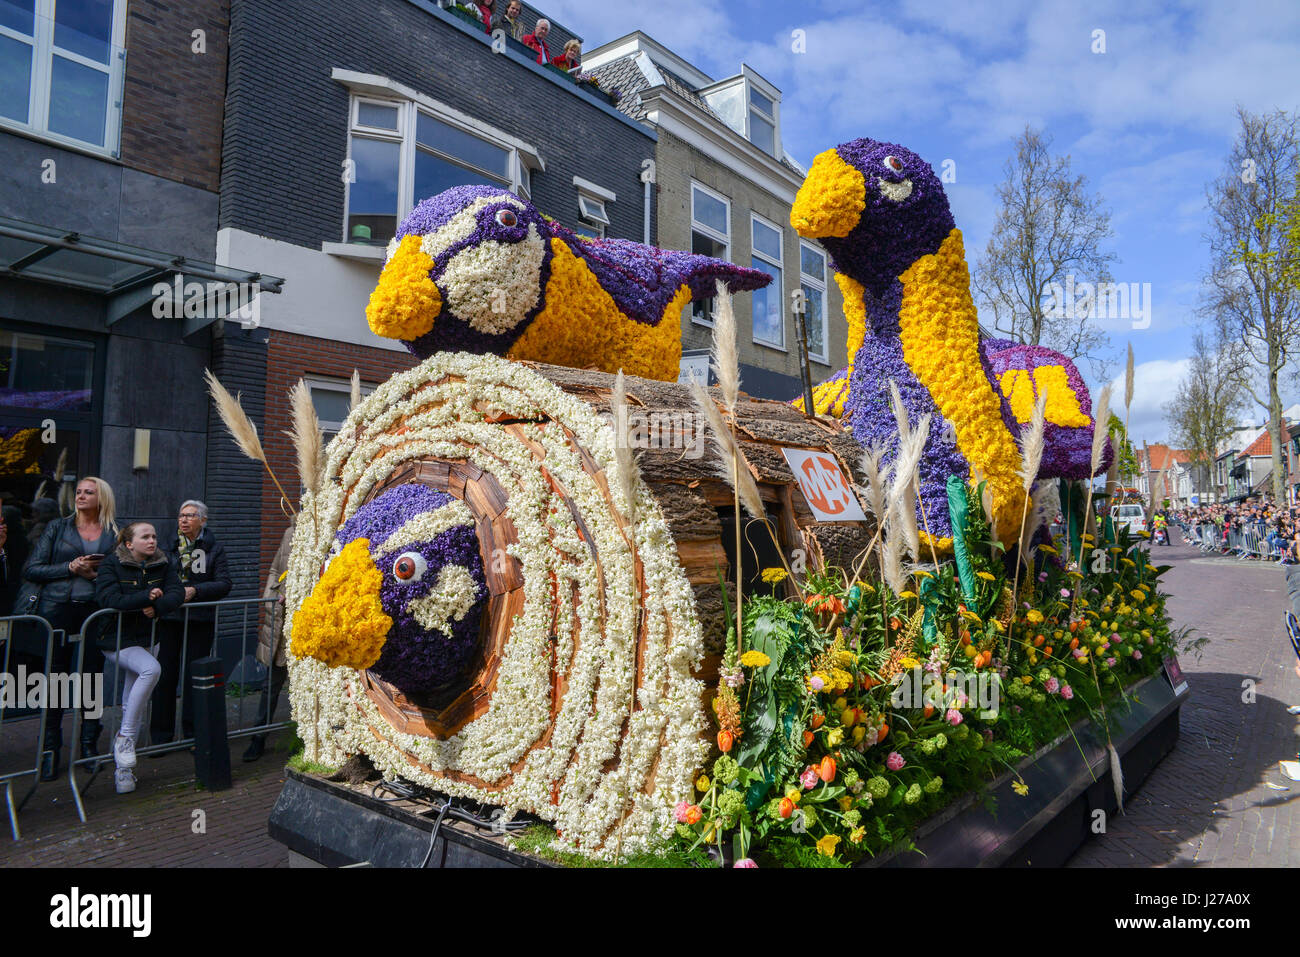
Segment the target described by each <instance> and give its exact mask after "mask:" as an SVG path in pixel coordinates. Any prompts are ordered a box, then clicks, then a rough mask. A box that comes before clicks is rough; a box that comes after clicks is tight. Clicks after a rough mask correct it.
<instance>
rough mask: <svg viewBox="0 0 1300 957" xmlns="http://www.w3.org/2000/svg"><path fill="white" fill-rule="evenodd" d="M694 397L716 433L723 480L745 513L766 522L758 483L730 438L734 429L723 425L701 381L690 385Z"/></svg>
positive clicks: (714, 440)
mask: <svg viewBox="0 0 1300 957" xmlns="http://www.w3.org/2000/svg"><path fill="white" fill-rule="evenodd" d="M691 395H692V396H693V397H694V399H695V404H696V406H697V407H698V408H699V410H700V411H701V412H703V413H704V416H705V418H707V419H708V420H709V428H710V429H712V430H713V442H714V445H715V446H716V447H717V450H718V466H719V471H720V473H721V474H722V477H723V478H725V479H726V481H727V484H728V485H730V486H731V487H732V488H733V489H734V490H735V491H736V494H737V495H739V496H740V504H741V505H743V506H744V508H745V511H747V512H749V514H750V515H751V516H753V517H754V518H758V519H763V518H766V517H767V509H765V508H764V507H763V498H762V496H761V495H760V494H759V491H758V483H757V482H755V481H754V476H753V475H752V474H750V471H749V467H748V466H747V465H746V464H745V459H744V457H743V456H742V455H741V452H740V449H739V448H737V447H736V440H735V437H734V436H733V435H732V434H731V429H729V428H727V423H726V422H724V421H723V419H722V413H721V412H719V411H718V406H717V403H715V402H714V401H713V400H712V399H711V398H709V394H708V392H706V391H705V390H704V386H702V385H700V383H699V381H698V380H692V382H691Z"/></svg>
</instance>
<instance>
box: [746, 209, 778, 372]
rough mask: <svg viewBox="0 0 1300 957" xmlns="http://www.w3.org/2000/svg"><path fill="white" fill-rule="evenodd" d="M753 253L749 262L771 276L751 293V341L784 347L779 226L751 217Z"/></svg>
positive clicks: (755, 216)
mask: <svg viewBox="0 0 1300 957" xmlns="http://www.w3.org/2000/svg"><path fill="white" fill-rule="evenodd" d="M750 223H751V230H752V237H753V255H752V257H751V265H752V266H753V267H754V268H755V269H761V270H763V272H765V273H767V274H768V275H769V276H771V277H772V282H771V283H770V284H768V285H767V286H764V287H763V288H762V289H755V290H754V292H753V307H754V341H755V342H759V343H762V344H763V345H765V346H773V347H774V348H777V349H784V348H785V323H784V321H783V304H782V302H781V298H782V290H783V289H784V286H783V285H782V283H781V228H780V227H779V226H775V225H773V224H771V223H768V222H767V221H766V220H763V219H760V218H759V217H758V216H757V215H754V216H751V218H750Z"/></svg>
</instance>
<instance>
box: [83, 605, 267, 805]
mask: <svg viewBox="0 0 1300 957" xmlns="http://www.w3.org/2000/svg"><path fill="white" fill-rule="evenodd" d="M276 600H277V599H274V598H226V599H223V600H221V601H204V602H192V603H190V604H186V605H182V606H181V608H180V612H181V614H182V621H181V622H174V620H173V623H176V624H180V625H181V629H182V630H181V646H180V650H179V652H178V659H177V660H178V661H179V662H180V672H181V674H180V678H181V680H180V699H179V700H178V701H177V703H176V724H174V725H173V727H172V734H173V735H174V736H175V737H173V739H172V740H171V741H168V742H166V743H165V744H150V745H145V744H144V741H146V740H148V738H147V735H148V733H149V727H150V717H151V715H152V710H153V709H152V703H151V704H150V707H149V708H147V709H146V711H145V715H144V717H143V718H142V719H141V722H140V731H139V733H138V735H137V743H136V755H137V757H148V756H150V755H155V754H165V753H167V752H171V751H181V750H187V749H189V748H191V747H192V746H193V745H194V738H192V737H190V738H185V737H180V733H181V732H180V730H179V728H178V725H180V724H181V722H182V718H183V715H184V713H185V700H186V695H188V694H189V691H190V689H189V687H188V682H189V674H188V670H189V669H188V668H187V667H186V665H185V661H186V657H187V655H186V652H187V651H188V649H189V639H190V612H191V611H193V610H194V609H196V608H212V609H214V612H213V619H212V621H211V622H210V623H209V622H202V624H204V625H209V624H210V626H211V630H212V635H213V639H212V642H213V645H215V644H216V641H217V638H216V636H217V635H218V634H219V632H220V625H221V621H222V616H221V612H222V610H223V609H226V610H233V609H234V608H236V607H238V609H239V611H238V614H239V615H240V619H241V627H240V648H239V660H240V661H243V660H245V659H246V658H247V657H248V655H249V653H250V649H249V641H248V639H249V610H250V606H257V605H267V606H268V608H267V610H268V613H269V612H271V611H273V610H274V609H273V606H274V604H275V602H276ZM252 611H253V614H252V626H253V649H254V650H255V649H256V647H257V625H258V615H257V609H256V607H253V608H252ZM140 614H141V613H140V612H138V611H118V610H116V609H114V608H101V609H100V610H99V611H97V612H95V613H93V614H92V615H90V616H89V617H87V618H86V621H85V623H84V624H83V625H82V626H81V633H80V634H77V635H69V636H68V638H67V640H68V641H69V642H72V643H74V644H75V645H76V648H77V651H76V668H77V670H78V672H80V671H81V669H82V666H83V663H84V661H85V654H86V641H85V639H86V637H87V636H88V635H89V636H90V639H91V640H98V636H100V635H102V634H105V633H109V634H114V652H115V653H120V652H121V651H122V621H123V618H124V616H127V615H140ZM228 620H229V619H227V621H228ZM114 621H115V624H113V622H114ZM101 622H102V623H104V624H103V625H102V626H101V625H100V623H101ZM158 624H159V622H158V621H157V620H154V621H152V623H151V625H150V646H151V647H154V646H157V645H158V644H159V639H160V638H163V637H164V636H163V635H161V634H160V633H159V628H158ZM128 647H129V645H128ZM106 654H107V652H106ZM115 657H117V654H115ZM114 671H115V674H116V677H115V679H114V687H113V694H111V695H109V696H107V697H108V700H114V699H119V706H118V707H117V708H115V709H114V711H113V721H112V725H111V727H110V726H109V722H108V721H105V722H104V731H106V732H108V733H107V734H101V741H106V742H107V750H106V751H104V752H102V753H99V754H96V755H95V756H94V757H90V758H76V759H73V760H70V761H69V762H68V784H69V786H70V787H71V788H72V797H73V800H74V801H75V802H76V805H77V816H78V817H79V818H80V819H81V822H82V823H83V824H84V823H85V822H86V810H85V806H84V804H83V803H82V795H83V794H84V793H85V790H86V788H88V787H89V786H90V784H91V783H92V782H93V781H94V780H95V778H96V776H98V774H99V772H100V770H101V769H103V768H104V767H105V766H110V767H111V766H115V765H114V763H113V741H114V740H115V739H116V737H117V732H118V729H119V728H120V727H121V722H122V708H123V707H125V704H126V702H125V701H121V700H120V699H121V697H122V693H123V691H124V687H123V685H124V680H123V679H124V675H123V671H122V667H121V666H120V665H114ZM270 672H271V669H269V668H268V669H267V676H266V680H267V681H268V682H270V681H271V673H270ZM168 690H169V691H170V690H172V689H168ZM155 691H156V689H155ZM244 697H247V696H241V697H240V699H239V720H238V723H237V725H236V726H235V727H233V728H231V727H229V725H227V728H226V737H227V738H243V737H250V736H252V735H255V734H268V733H270V732H272V731H278V730H280V729H282V728H286V727H288V725H289V722H287V721H281V722H278V723H273V722H272V721H271V718H272V717H273V715H271V714H269V713H268V714H267V715H265V716H264V717H265V720H262V721H259V720H257V719H258V718H259V717H263V716H261V715H258V714H256V713H254V714H252V715H251V716H250V715H249V714H248V709H247V708H246V707H245V703H244ZM151 698H152V695H151ZM259 700H260V698H259ZM269 703H270V702H269V698H268V704H269ZM255 710H256V709H255V707H254V711H255ZM105 714H106V716H107V708H106V709H105ZM250 717H251V719H252V721H251V723H249V724H246V723H245V722H246V719H248V718H250ZM82 723H83V715H82V713H81V711H77V712H76V713H75V716H74V718H73V725H72V740H73V741H74V742H76V741H79V740H80V739H81V725H82ZM73 753H74V754H75V753H76V752H75V751H74V752H73ZM79 769H83V770H85V771H87V773H88V774H89V775H90V776H89V777H88V778H87V779H86V781H85V783H84V784H81V783H80V782H79V781H78V778H77V771H78V770H79Z"/></svg>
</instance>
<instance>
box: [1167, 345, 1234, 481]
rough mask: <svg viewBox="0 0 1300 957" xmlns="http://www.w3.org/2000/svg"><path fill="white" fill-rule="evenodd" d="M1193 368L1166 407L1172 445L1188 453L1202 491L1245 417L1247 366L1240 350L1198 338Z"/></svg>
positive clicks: (1194, 347)
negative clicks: (1223, 444)
mask: <svg viewBox="0 0 1300 957" xmlns="http://www.w3.org/2000/svg"><path fill="white" fill-rule="evenodd" d="M1190 363H1191V364H1190V366H1189V367H1188V370H1187V374H1186V375H1185V376H1183V378H1182V381H1181V382H1179V383H1178V388H1177V389H1176V390H1175V392H1174V397H1173V398H1172V399H1171V400H1170V401H1169V402H1168V403H1166V404H1165V407H1164V408H1165V421H1166V422H1168V423H1169V438H1170V441H1171V442H1173V444H1175V445H1180V446H1182V447H1183V448H1184V449H1186V450H1187V452H1188V454H1189V456H1190V457H1191V460H1192V466H1193V467H1194V468H1195V469H1196V470H1197V478H1198V482H1197V484H1198V486H1199V487H1200V488H1202V489H1204V488H1205V487H1206V484H1208V477H1209V473H1210V469H1211V468H1212V467H1213V465H1214V459H1215V456H1216V455H1218V452H1219V444H1220V443H1221V442H1223V440H1224V439H1226V438H1228V436H1230V435H1232V432H1233V428H1234V427H1235V426H1236V424H1237V420H1238V417H1239V416H1240V415H1241V413H1242V412H1243V411H1245V407H1246V404H1247V401H1248V400H1247V398H1246V392H1245V388H1244V378H1245V375H1246V369H1247V362H1246V357H1245V354H1244V350H1243V349H1241V348H1240V347H1239V346H1237V347H1234V346H1233V344H1232V343H1229V342H1215V341H1212V340H1211V339H1210V337H1208V336H1207V335H1206V334H1205V333H1204V332H1197V334H1196V336H1195V338H1194V339H1192V355H1191V357H1190Z"/></svg>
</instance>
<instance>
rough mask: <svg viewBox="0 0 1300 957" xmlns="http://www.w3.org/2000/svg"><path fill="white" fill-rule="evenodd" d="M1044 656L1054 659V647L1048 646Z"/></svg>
mask: <svg viewBox="0 0 1300 957" xmlns="http://www.w3.org/2000/svg"><path fill="white" fill-rule="evenodd" d="M1043 654H1044V655H1046V656H1047V657H1048V658H1050V657H1052V646H1051V645H1048V646H1047V647H1046V648H1044V649H1043Z"/></svg>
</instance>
